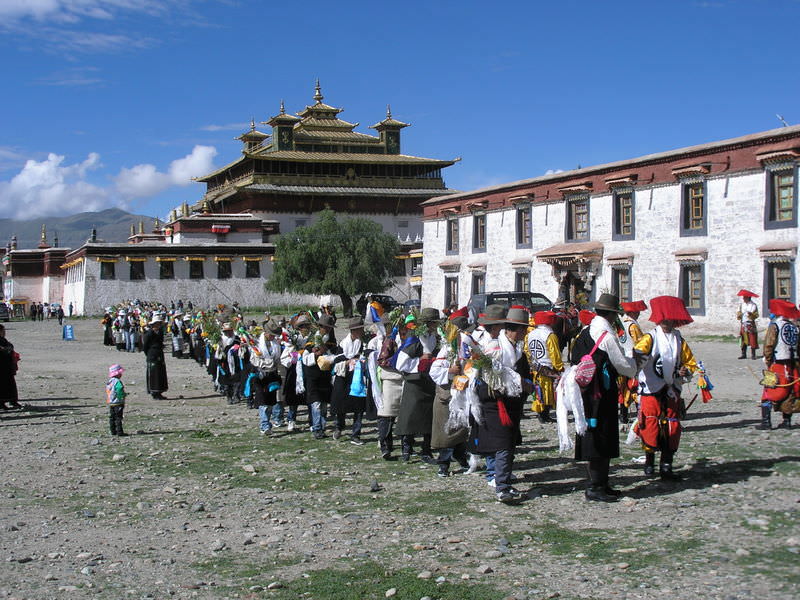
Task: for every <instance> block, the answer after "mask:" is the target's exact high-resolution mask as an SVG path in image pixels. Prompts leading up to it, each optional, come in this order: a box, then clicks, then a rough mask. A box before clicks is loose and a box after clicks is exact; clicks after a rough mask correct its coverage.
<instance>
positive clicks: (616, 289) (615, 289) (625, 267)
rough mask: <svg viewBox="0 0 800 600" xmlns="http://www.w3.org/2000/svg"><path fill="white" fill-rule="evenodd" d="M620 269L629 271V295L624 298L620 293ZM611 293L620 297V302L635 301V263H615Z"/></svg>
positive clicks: (612, 268)
mask: <svg viewBox="0 0 800 600" xmlns="http://www.w3.org/2000/svg"><path fill="white" fill-rule="evenodd" d="M620 271H627V273H628V297H627V298H623V297H622V296H620V295H619V285H615V283H616V282H617V279H616V278H617V276H618V273H619V272H620ZM611 293H612V294H614V295H615V296H617V297H618V298H619V301H620V302H633V265H614V266H612V267H611Z"/></svg>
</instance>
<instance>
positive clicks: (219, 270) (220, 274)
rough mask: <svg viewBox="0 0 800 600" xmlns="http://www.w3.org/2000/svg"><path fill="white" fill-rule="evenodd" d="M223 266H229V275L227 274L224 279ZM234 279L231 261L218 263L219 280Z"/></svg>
mask: <svg viewBox="0 0 800 600" xmlns="http://www.w3.org/2000/svg"><path fill="white" fill-rule="evenodd" d="M223 264H226V265H228V266H227V269H228V270H227V273H226V274H225V276H224V277H222V274H223V269H222V265H223ZM232 278H233V265H232V264H231V261H229V260H220V261H217V279H232Z"/></svg>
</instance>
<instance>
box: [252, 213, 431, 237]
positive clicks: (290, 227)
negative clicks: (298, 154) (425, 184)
mask: <svg viewBox="0 0 800 600" xmlns="http://www.w3.org/2000/svg"><path fill="white" fill-rule="evenodd" d="M253 214H254V215H256V216H257V217H260V218H262V219H269V220H271V221H278V224H279V227H280V232H281V233H288V232H290V231H294V230H295V229H297V228H298V226H303V225H305V226H308V225H311V224H312V223H314V221H316V213H313V214H309V213H307V212H297V213H275V212H253ZM353 217H360V218H363V219H367V220H369V221H374V222H376V223H378V224H380V226H381V227H383V230H384V231H385V232H386V233H391V234H393V235H399V236H400V237H401V238H402V239H403V240H405V239H406V238H409V239H410V240H411V241H414V239H415V238H416V237H417V236H418V235H419V236H421V235H422V233H423V228H422V219H421V217H420V215H415V214H402V213H401V214H399V215H392V214H374V213H347V214H337V215H336V218H337V219H347V218H353ZM401 225H405V226H402V227H401ZM259 241H260V240H259Z"/></svg>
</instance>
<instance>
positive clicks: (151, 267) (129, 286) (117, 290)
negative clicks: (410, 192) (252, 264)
mask: <svg viewBox="0 0 800 600" xmlns="http://www.w3.org/2000/svg"><path fill="white" fill-rule="evenodd" d="M81 264H82V265H85V272H84V277H83V278H81V279H78V280H77V281H75V282H70V283H66V284H65V290H64V305H65V306H69V303H70V302H73V305H74V308H75V314H78V315H97V314H101V313H102V312H103V310H104V309H105V307H107V306H112V305H115V304H117V303H118V302H120V301H122V300H133V299H137V298H138V299H140V300H152V301H158V302H164V303H166V304H169V302H170V301H171V300H178V299H183V300H184V302H185V301H188V300H191V301H192V303H193V304H194V305H195V306H197V307H198V308H200V307H210V306H215V305H217V304H231V303H233V302H234V301H238V302H239V304H240V305H242V306H275V307H278V306H280V305H283V304H286V305H297V304H312V305H314V304H316V303H317V301H318V300H319V298H318V297H317V296H308V295H300V294H275V293H271V292H270V293H267V292H265V291H264V283H265V281H266V279H267V278H269V276H270V275H271V274H272V263H271V262H270V261H269V258H268V257H267V258H264V259H263V260H262V261H261V277H258V278H246V277H245V261H243V260H242V259H241V258H235V259H234V260H233V261H231V272H232V273H231V278H230V279H219V278H218V277H217V263H216V262H215V261H214V259H213V258H207V259H206V260H205V261H204V263H203V273H204V275H205V277H204V279H189V262H188V261H184V260H177V261H175V263H174V264H175V267H174V269H175V278H174V279H161V278H160V267H159V263H158V262H156V261H155V260H153V259H148V260H147V261H145V263H144V264H145V267H144V270H145V279H144V280H134V281H131V279H130V263H128V262H126V261H124V260H119V261H117V262H116V263H115V265H116V267H115V277H116V278H115V279H103V280H101V279H100V264H101V263H99V262H97V261H96V260H95V259H94V258H89V259H88V260H86V261H85V262H83V263H81ZM77 266H78V267H79V266H80V265H77ZM73 268H74V267H73Z"/></svg>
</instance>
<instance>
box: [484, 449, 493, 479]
mask: <svg viewBox="0 0 800 600" xmlns="http://www.w3.org/2000/svg"><path fill="white" fill-rule="evenodd" d="M483 456H484V458H485V459H486V481H491V480H492V479H494V470H495V459H494V454H484V455H483Z"/></svg>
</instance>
